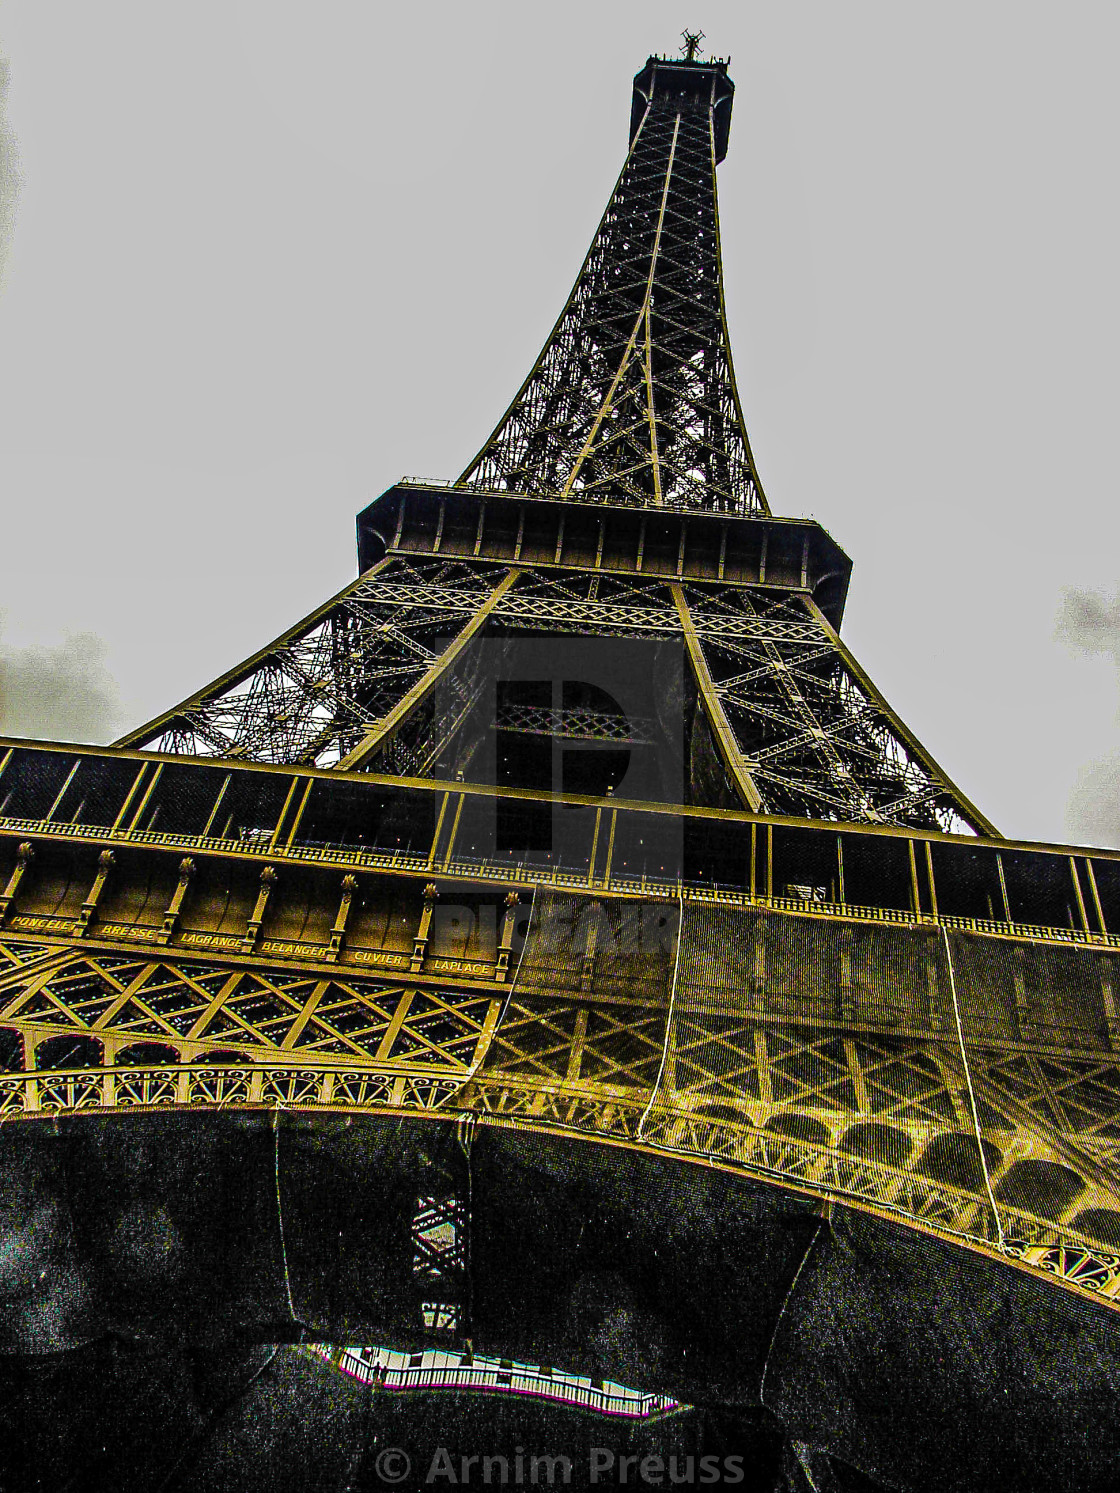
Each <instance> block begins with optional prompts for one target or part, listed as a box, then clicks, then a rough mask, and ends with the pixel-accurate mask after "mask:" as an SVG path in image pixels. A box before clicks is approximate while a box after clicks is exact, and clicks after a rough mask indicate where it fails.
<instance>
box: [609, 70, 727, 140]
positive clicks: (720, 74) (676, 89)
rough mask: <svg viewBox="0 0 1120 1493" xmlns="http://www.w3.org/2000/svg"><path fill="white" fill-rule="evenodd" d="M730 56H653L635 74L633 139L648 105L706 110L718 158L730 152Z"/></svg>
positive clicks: (692, 111)
mask: <svg viewBox="0 0 1120 1493" xmlns="http://www.w3.org/2000/svg"><path fill="white" fill-rule="evenodd" d="M730 60H731V59H730V58H726V59H725V58H721V57H713V58H711V59H710V60H709V61H707V62H701V61H698V60H697V61H693V60H689V59H687V58H684V57H654V56H651V57H649V58H648V59H647V60H646V65H645V67H643V68H642V70H641V72H640V73H638V74H636V76H635V78H634V101H633V103H632V105H631V107H630V143H631V145H632V144H633V143H634V136H635V135H636V134H637V133H638V127H639V125H640V124H641V122H642V120H643V118H644V117H645V113H646V110H647V108H649V107H651V106H652V108H653V109H655V110H656V111H657V112H658V113H661V112H662V111H665V112H666V113H667V112H669V111H670V110H671V111H672V112H673V113H674V114H678V113H688V114H707V113H708V111H709V110H711V112H712V116H713V126H714V138H715V155H716V161H717V162H719V161H722V160H723V158H724V156H725V155H726V154H727V137H728V134H729V132H730V130H731V103H732V100H733V98H734V96H735V84H734V83H733V82H732V81H731V79H730V78H729V77H728V76H727V67H728V63H729V62H730Z"/></svg>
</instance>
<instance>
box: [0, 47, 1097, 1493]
mask: <svg viewBox="0 0 1120 1493" xmlns="http://www.w3.org/2000/svg"><path fill="white" fill-rule="evenodd" d="M698 40H699V38H698V37H692V38H689V39H688V40H687V42H686V54H687V55H686V56H685V57H683V58H664V57H650V58H649V60H648V61H647V63H646V65H645V66H644V67H643V68H642V70H641V71H640V72H639V73H638V75H637V77H636V78H635V80H634V91H633V108H632V115H631V128H630V141H629V149H628V151H627V154H626V158H625V161H624V163H623V166H622V170H621V173H620V175H619V177H618V181H617V184H616V186H615V188H614V191H613V193H612V195H611V198H610V201H609V202H608V204H607V209H606V212H605V214H604V215H603V218H602V220H601V222H600V224H599V227H598V229H597V231H596V233H595V235H594V238H593V240H592V243H591V247H590V249H589V251H588V254H587V257H586V259H585V261H584V263H583V265H582V267H581V269H580V271H579V274H578V277H577V279H576V282H575V286H574V288H573V290H572V293H571V295H570V296H569V298H568V301H567V303H566V304H565V306H564V308H563V310H562V311H561V314H560V317H559V319H558V320H557V322H556V324H555V327H554V328H553V330H552V332H551V334H550V336H549V337H548V340H547V341H546V343H545V346H544V348H543V350H542V351H541V354H540V357H539V358H538V359H537V362H536V363H535V365H534V367H533V368H532V370H531V372H530V373H529V376H528V377H527V379H526V380H525V382H524V384H523V385H522V387H521V388H520V390H519V391H518V392H517V394H516V396H515V397H514V399H513V401H512V403H511V404H510V406H509V408H508V409H507V411H506V412H505V414H504V415H503V416H502V418H501V419H500V421H499V422H498V425H497V427H496V429H495V430H494V432H493V434H492V435H491V436H490V437H489V438H488V439H487V440H486V442H485V443H484V445H483V446H482V448H481V450H480V451H479V452H478V454H477V456H476V457H475V458H474V459H473V460H472V461H471V462H470V463H469V465H468V466H467V468H466V470H465V471H464V472H463V473H462V474H461V476H459V477H458V478H457V479H456V480H455V481H453V482H449V483H434V482H426V481H417V480H402V481H401V482H399V483H397V484H396V485H395V486H394V487H392V488H390V489H389V491H388V492H386V493H384V494H383V495H382V496H381V497H379V498H378V499H376V501H374V502H373V503H371V504H370V505H369V507H368V508H366V509H365V510H364V511H363V512H362V513H361V514H359V516H358V524H357V529H358V569H359V575H358V579H357V580H356V581H354V582H353V584H351V585H350V586H348V587H347V588H346V589H344V590H343V591H341V592H340V593H339V594H338V595H337V596H334V597H332V598H331V599H330V600H328V601H327V602H325V603H324V604H323V605H322V606H321V607H320V608H318V610H316V611H315V612H314V613H312V614H311V615H310V616H309V617H306V618H304V619H303V620H301V621H299V622H297V623H296V624H295V625H294V626H293V627H292V628H291V629H289V630H288V631H287V632H286V633H284V635H283V636H281V637H280V638H278V639H276V640H275V641H274V642H272V643H269V644H268V645H267V646H265V647H263V648H262V649H261V650H260V651H259V652H257V653H256V654H254V655H253V656H252V657H251V658H249V659H246V660H245V661H243V662H242V663H240V664H237V665H236V666H235V667H234V668H232V669H231V670H230V671H229V672H228V673H227V674H225V675H223V676H222V677H221V678H220V679H218V680H216V681H214V682H213V683H211V684H209V685H207V686H206V687H204V688H202V689H200V690H198V691H197V692H196V693H195V694H193V695H192V696H191V697H190V698H189V699H187V700H184V701H183V702H182V703H180V704H178V705H176V706H174V707H173V708H172V709H170V710H168V711H167V712H166V713H165V714H163V715H161V716H160V717H158V718H157V719H155V720H153V721H150V722H149V723H147V724H146V725H145V726H143V727H141V728H139V729H138V730H136V731H134V732H131V733H130V734H129V735H128V736H127V737H125V738H123V739H122V740H121V741H120V742H118V743H117V744H116V745H115V746H114V747H111V748H98V747H86V746H75V745H70V744H57V743H46V742H43V743H29V742H24V741H19V740H6V741H3V742H0V888H2V889H3V890H2V893H0V1058H2V1071H0V1123H2V1124H3V1125H4V1127H5V1128H4V1129H3V1131H2V1133H0V1167H2V1168H3V1174H4V1177H5V1182H6V1189H5V1199H6V1201H5V1204H4V1207H5V1210H6V1211H5V1213H4V1218H5V1220H6V1221H5V1223H4V1230H5V1234H6V1237H7V1238H8V1240H9V1241H11V1240H16V1241H20V1240H22V1241H23V1245H24V1246H25V1247H24V1254H23V1256H22V1258H24V1259H25V1260H26V1262H27V1264H26V1269H23V1267H13V1272H14V1273H13V1281H14V1284H13V1286H12V1292H13V1298H12V1299H14V1300H16V1301H17V1303H18V1310H16V1311H15V1313H14V1318H13V1321H14V1326H13V1327H12V1328H11V1331H10V1334H9V1337H8V1341H7V1345H6V1346H7V1351H8V1352H9V1353H15V1354H24V1355H27V1354H34V1353H42V1352H45V1351H57V1352H62V1351H63V1350H73V1349H74V1348H75V1345H76V1344H81V1343H85V1342H88V1341H91V1340H94V1339H96V1338H98V1336H99V1335H104V1334H117V1335H123V1336H124V1337H128V1336H129V1335H130V1334H131V1335H132V1336H133V1337H135V1338H137V1339H141V1338H144V1337H145V1335H150V1334H153V1333H158V1332H166V1331H170V1330H172V1329H173V1330H174V1331H175V1332H176V1333H178V1334H179V1335H180V1336H181V1337H183V1338H184V1339H188V1340H191V1341H193V1340H195V1339H204V1338H205V1337H206V1336H207V1334H208V1333H211V1334H212V1333H213V1331H214V1328H213V1323H214V1322H215V1320H221V1321H225V1322H228V1323H230V1324H235V1325H236V1329H237V1331H238V1332H239V1333H241V1334H242V1336H243V1337H245V1338H248V1339H254V1340H256V1341H263V1342H267V1343H283V1342H287V1343H292V1344H297V1345H300V1346H298V1347H294V1348H293V1349H292V1354H293V1355H295V1357H298V1358H300V1361H301V1362H302V1364H303V1368H304V1370H306V1371H308V1372H310V1370H309V1369H308V1368H307V1366H308V1364H310V1363H311V1362H312V1360H314V1362H315V1363H317V1364H319V1365H320V1367H321V1366H322V1365H323V1364H328V1365H330V1366H331V1368H332V1370H340V1371H341V1373H342V1375H343V1376H344V1377H346V1376H348V1377H349V1380H351V1381H352V1382H353V1383H354V1384H361V1383H366V1384H373V1385H374V1386H376V1388H377V1389H378V1390H381V1391H390V1390H401V1391H404V1390H410V1389H411V1390H413V1391H415V1394H416V1395H420V1394H421V1391H423V1392H431V1393H435V1391H436V1390H439V1392H440V1393H441V1394H442V1395H443V1399H442V1401H441V1402H440V1403H442V1404H443V1405H445V1406H446V1405H449V1404H454V1405H456V1406H458V1407H460V1410H461V1407H462V1405H463V1404H464V1403H465V1401H463V1400H462V1398H461V1396H462V1395H463V1394H464V1393H466V1392H467V1391H471V1392H477V1391H479V1390H486V1391H494V1393H495V1395H498V1393H499V1392H500V1391H503V1390H504V1391H510V1392H520V1394H521V1395H532V1396H534V1397H535V1400H536V1402H538V1403H542V1404H547V1405H549V1406H553V1407H557V1406H565V1405H567V1406H578V1407H581V1408H583V1409H585V1410H593V1411H598V1412H602V1413H608V1414H611V1415H614V1416H616V1417H621V1418H623V1419H624V1420H627V1421H628V1423H629V1424H630V1425H631V1428H632V1434H633V1436H635V1437H638V1440H637V1441H634V1442H632V1443H631V1444H633V1445H639V1444H641V1445H646V1446H647V1449H648V1444H647V1443H645V1442H641V1435H647V1436H648V1435H649V1434H651V1433H650V1430H649V1427H650V1426H651V1425H653V1424H654V1423H657V1424H661V1425H663V1426H669V1425H670V1424H671V1425H672V1426H673V1427H675V1429H674V1430H673V1432H672V1434H673V1435H674V1436H677V1438H678V1440H677V1442H675V1443H674V1445H677V1446H679V1447H682V1448H690V1449H691V1451H696V1452H697V1455H698V1454H699V1451H698V1448H699V1447H700V1445H701V1442H702V1441H703V1436H701V1433H700V1432H695V1435H697V1436H701V1442H697V1443H696V1444H695V1445H693V1442H691V1441H689V1439H688V1438H689V1436H691V1435H693V1432H692V1431H689V1430H688V1428H687V1427H688V1425H691V1424H693V1423H692V1422H688V1421H687V1416H688V1415H690V1414H693V1413H694V1412H693V1411H690V1410H688V1409H687V1407H701V1408H702V1409H703V1411H704V1413H705V1414H708V1415H709V1416H710V1415H712V1414H715V1415H717V1416H722V1417H723V1420H722V1421H721V1422H720V1424H721V1425H723V1426H724V1427H725V1428H726V1426H728V1425H733V1426H734V1427H737V1429H735V1430H734V1431H733V1432H728V1433H727V1434H728V1435H731V1437H732V1440H731V1441H730V1442H728V1443H726V1444H727V1445H732V1446H738V1447H740V1450H741V1449H742V1448H743V1447H747V1448H748V1450H749V1454H750V1456H751V1457H753V1458H754V1462H753V1463H752V1464H751V1465H752V1466H753V1467H754V1469H755V1470H754V1473H753V1474H751V1475H753V1476H754V1477H755V1482H754V1484H749V1479H748V1485H752V1486H758V1487H763V1486H765V1487H767V1488H779V1487H782V1488H787V1489H807V1488H841V1489H843V1488H856V1487H859V1488H865V1489H866V1488H870V1487H888V1488H907V1489H915V1490H917V1489H926V1488H930V1489H932V1488H935V1487H936V1488H944V1487H977V1488H980V1487H995V1486H1000V1487H1020V1486H1021V1487H1035V1486H1038V1487H1043V1486H1046V1487H1052V1486H1058V1485H1061V1486H1070V1487H1072V1486H1078V1487H1086V1488H1087V1487H1090V1486H1105V1485H1106V1482H1105V1481H1104V1480H1105V1479H1106V1478H1107V1477H1108V1476H1111V1473H1110V1471H1109V1469H1110V1468H1112V1467H1114V1466H1115V1462H1116V1456H1117V1450H1118V1449H1117V1447H1116V1444H1115V1442H1116V1437H1115V1432H1114V1431H1113V1430H1112V1424H1113V1421H1114V1417H1113V1416H1112V1415H1111V1413H1110V1410H1109V1411H1105V1410H1103V1409H1102V1407H1103V1406H1105V1405H1107V1406H1109V1407H1111V1405H1112V1404H1113V1403H1114V1399H1113V1390H1114V1385H1115V1382H1116V1377H1117V1373H1118V1372H1120V1338H1118V1325H1120V1319H1118V1317H1117V1306H1118V1305H1120V1174H1118V1172H1117V1159H1118V1151H1120V1016H1118V1011H1117V995H1118V976H1120V964H1118V959H1120V952H1118V951H1120V856H1118V855H1117V854H1116V853H1114V852H1109V851H1095V850H1094V851H1087V850H1085V849H1083V848H1076V847H1068V846H1043V845H1028V844H1023V843H1018V842H1014V841H1008V840H1004V839H1002V838H1001V837H1000V836H999V835H998V834H997V832H996V830H995V829H994V828H993V826H992V825H991V824H990V823H989V822H988V821H987V820H986V819H985V817H984V816H983V814H982V813H981V812H980V811H979V810H978V809H977V808H976V807H974V806H973V805H972V804H971V803H970V802H969V801H968V799H967V798H966V797H965V795H964V794H963V793H962V792H961V791H960V790H959V788H957V787H956V786H955V784H954V783H953V782H952V780H951V779H950V778H949V777H948V775H947V774H946V773H945V772H944V771H943V770H942V769H941V767H939V765H938V764H937V762H936V761H935V760H934V759H933V757H932V756H931V755H930V754H929V753H928V752H927V751H926V749H925V748H924V747H923V746H922V744H921V743H920V742H919V741H918V740H917V739H916V738H915V736H914V735H913V733H912V732H911V731H910V730H909V729H908V728H907V727H906V726H905V725H904V724H903V722H902V721H901V720H900V719H899V718H898V716H897V715H896V714H895V712H894V711H893V710H892V709H891V707H890V706H889V704H888V703H887V701H886V700H885V699H884V697H883V696H882V694H881V693H880V692H879V691H878V690H877V689H876V687H875V686H874V684H873V683H872V682H871V680H870V679H869V678H868V676H867V674H866V672H865V671H864V670H863V668H862V667H861V666H860V665H859V663H858V662H857V661H856V659H855V658H854V657H853V656H852V654H851V653H850V651H849V650H848V648H847V647H846V645H845V644H844V642H843V641H842V640H841V638H840V636H839V629H840V626H841V622H842V617H843V611H844V603H845V597H846V593H847V587H848V582H849V575H850V570H851V562H850V561H849V559H848V557H847V556H846V555H845V554H844V552H843V550H841V549H840V547H839V546H838V545H837V544H836V542H835V541H834V540H833V539H832V538H831V537H830V536H829V535H828V534H827V533H826V532H825V531H824V530H823V529H822V528H821V527H820V526H819V525H818V524H817V523H815V522H810V521H806V520H803V519H789V518H778V517H775V516H774V515H773V513H772V512H771V509H770V505H769V502H768V500H767V498H766V495H765V493H764V491H763V487H762V483H761V480H760V478H759V474H758V472H757V469H756V465H755V460H754V457H753V455H752V452H751V447H750V444H749V441H748V439H747V434H746V427H745V423H744V419H743V414H742V410H741V408H740V402H739V396H738V392H737V389H736V384H735V376H734V370H733V366H732V360H731V351H730V346H729V340H728V333H727V320H726V314H725V309H724V301H723V285H722V271H721V260H720V254H721V248H720V230H719V216H718V210H717V199H716V168H717V166H718V164H719V162H720V161H721V160H722V159H723V158H724V156H725V154H726V152H727V148H728V135H729V127H730V119H731V108H732V97H733V92H734V87H733V84H732V82H731V79H730V78H729V76H728V71H727V67H728V65H727V63H726V62H724V61H720V60H713V61H702V60H700V59H699V57H698V56H697V50H698ZM36 1229H38V1231H39V1232H38V1233H36V1232H35V1230H36ZM32 1267H34V1268H32ZM21 1270H22V1273H21ZM40 1270H41V1271H42V1273H41V1274H39V1271H40ZM28 1272H31V1273H30V1274H29V1273H28ZM358 1343H366V1344H375V1345H380V1346H377V1347H369V1348H360V1347H355V1346H353V1345H354V1344H358ZM345 1345H350V1346H345ZM293 1361H294V1359H293ZM557 1365H559V1366H560V1367H556V1366H557ZM626 1386H638V1387H637V1388H628V1387H626ZM389 1398H391V1396H390V1397H389ZM510 1400H511V1395H509V1394H507V1396H506V1403H509V1402H510ZM379 1403H386V1400H385V1399H384V1398H383V1399H382V1401H379ZM394 1403H397V1402H394ZM399 1403H402V1404H403V1403H405V1401H403V1400H401V1401H399ZM409 1403H412V1404H413V1405H415V1404H416V1403H418V1401H417V1400H416V1399H415V1398H414V1399H413V1400H412V1401H410V1402H409ZM425 1403H426V1402H425ZM471 1403H472V1404H474V1403H476V1402H475V1401H472V1402H471ZM433 1413H434V1412H433ZM456 1413H457V1414H458V1413H459V1411H456ZM462 1413H463V1414H464V1415H465V1414H466V1412H465V1411H463V1412H462ZM674 1416H675V1417H676V1419H675V1420H674V1419H673V1417H674ZM406 1420H407V1417H406ZM422 1420H423V1417H422V1416H420V1417H419V1419H417V1418H416V1417H415V1416H414V1418H413V1420H412V1421H410V1422H408V1423H407V1425H406V1428H405V1431H402V1432H401V1434H402V1435H405V1434H406V1433H407V1434H414V1435H417V1436H419V1434H420V1432H419V1431H418V1430H417V1427H418V1426H419V1425H420V1424H421V1422H422ZM463 1424H466V1421H464V1422H463ZM550 1424H551V1423H550ZM704 1424H706V1425H707V1426H708V1430H707V1431H706V1432H704V1433H703V1434H704V1435H708V1436H709V1437H710V1435H711V1430H710V1426H711V1422H710V1420H709V1421H708V1422H704ZM900 1425H904V1427H905V1434H900V1429H899V1427H900ZM634 1427H638V1428H639V1429H638V1430H634V1429H633V1428H634ZM642 1427H644V1428H645V1429H644V1430H643V1429H641V1428H642ZM682 1427H684V1428H685V1429H681V1428H682ZM398 1428H399V1427H398ZM409 1428H411V1429H409ZM947 1428H952V1434H950V1431H949V1429H947ZM506 1429H507V1430H509V1426H508V1425H507V1427H506ZM463 1434H464V1435H465V1434H466V1433H465V1432H464V1433H463ZM503 1434H504V1433H503ZM510 1434H511V1435H512V1436H513V1437H514V1439H516V1437H517V1436H518V1435H522V1436H523V1435H524V1434H525V1433H524V1432H522V1431H518V1430H516V1429H515V1430H514V1431H512V1432H511V1433H510ZM666 1434H668V1432H666ZM443 1435H444V1441H445V1442H446V1439H447V1435H448V1433H447V1432H446V1429H445V1430H444V1433H443ZM735 1437H738V1438H739V1439H738V1440H737V1441H736V1440H735V1439H734V1438H735ZM752 1437H753V1438H754V1439H753V1440H752V1439H751V1438H752ZM767 1438H769V1439H767ZM402 1444H403V1443H402ZM433 1444H434V1443H433ZM649 1444H652V1443H649ZM703 1444H704V1445H712V1444H714V1443H712V1442H711V1441H710V1440H709V1441H708V1442H704V1443H703ZM721 1446H723V1449H724V1450H726V1446H725V1445H724V1444H723V1443H721ZM775 1448H776V1450H775ZM485 1449H486V1450H488V1449H489V1448H485ZM473 1450H477V1448H476V1447H474V1446H473V1445H467V1444H466V1443H464V1451H465V1452H470V1451H473ZM691 1451H690V1454H691ZM456 1455H457V1453H456ZM612 1455H613V1454H612ZM681 1455H682V1456H683V1455H684V1451H682V1452H681ZM721 1455H722V1452H721ZM767 1457H769V1458H770V1461H769V1462H768V1461H767V1460H766V1459H767ZM775 1459H777V1460H775ZM414 1462H415V1458H414ZM759 1469H761V1470H759ZM616 1471H617V1469H616ZM749 1471H750V1469H749V1468H748V1472H749ZM603 1480H604V1481H606V1480H607V1477H606V1475H605V1474H604V1479H603ZM422 1484H423V1479H422V1478H421V1479H420V1480H419V1482H418V1484H417V1485H418V1486H420V1485H422ZM109 1485H110V1484H106V1486H109Z"/></svg>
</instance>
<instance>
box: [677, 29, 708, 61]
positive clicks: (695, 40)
mask: <svg viewBox="0 0 1120 1493" xmlns="http://www.w3.org/2000/svg"><path fill="white" fill-rule="evenodd" d="M681 40H682V41H683V42H684V46H683V47H682V48H681V51H682V52H683V53H684V58H685V61H686V62H695V61H696V59H697V57H698V56H699V54H700V53H701V52H702V51H703V50H704V49H703V47H702V46H701V45H700V43H701V42H702V41H703V40H704V33H703V32H702V31H682V32H681Z"/></svg>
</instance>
